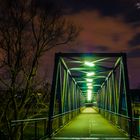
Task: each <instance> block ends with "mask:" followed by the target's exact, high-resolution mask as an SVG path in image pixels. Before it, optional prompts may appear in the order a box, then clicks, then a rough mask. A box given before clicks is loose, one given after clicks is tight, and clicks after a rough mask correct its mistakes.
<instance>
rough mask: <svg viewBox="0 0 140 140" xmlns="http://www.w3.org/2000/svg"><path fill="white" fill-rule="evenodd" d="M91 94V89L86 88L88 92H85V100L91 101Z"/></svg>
mask: <svg viewBox="0 0 140 140" xmlns="http://www.w3.org/2000/svg"><path fill="white" fill-rule="evenodd" d="M91 95H92V91H91V90H88V92H87V100H88V101H91V98H92V97H91Z"/></svg>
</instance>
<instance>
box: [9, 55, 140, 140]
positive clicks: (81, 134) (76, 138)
mask: <svg viewBox="0 0 140 140" xmlns="http://www.w3.org/2000/svg"><path fill="white" fill-rule="evenodd" d="M129 92H130V89H129V81H128V72H127V60H126V55H125V54H124V53H57V54H56V55H55V65H54V74H53V81H52V90H51V95H50V106H49V113H48V117H46V118H37V119H27V120H15V121H11V129H13V128H14V127H17V125H20V126H21V127H20V130H21V132H20V133H21V140H31V139H33V140H47V139H52V140H55V139H60V140H63V139H66V140H72V139H73V140H82V139H84V140H86V139H89V140H92V139H106V140H109V139H111V140H112V139H116V140H123V139H132V137H135V138H138V137H139V136H140V131H139V130H140V129H139V118H134V117H133V116H132V108H131V99H130V93H129ZM24 126H26V127H24ZM25 128H26V129H25Z"/></svg>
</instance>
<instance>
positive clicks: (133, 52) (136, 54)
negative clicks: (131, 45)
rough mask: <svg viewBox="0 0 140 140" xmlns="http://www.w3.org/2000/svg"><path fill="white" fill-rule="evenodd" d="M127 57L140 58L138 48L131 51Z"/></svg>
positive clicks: (139, 49)
mask: <svg viewBox="0 0 140 140" xmlns="http://www.w3.org/2000/svg"><path fill="white" fill-rule="evenodd" d="M128 57H140V48H137V49H133V50H132V51H130V52H129V53H128Z"/></svg>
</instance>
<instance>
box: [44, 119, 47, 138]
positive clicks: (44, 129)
mask: <svg viewBox="0 0 140 140" xmlns="http://www.w3.org/2000/svg"><path fill="white" fill-rule="evenodd" d="M46 123H47V122H46V119H45V120H44V136H46Z"/></svg>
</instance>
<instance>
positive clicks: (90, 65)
mask: <svg viewBox="0 0 140 140" xmlns="http://www.w3.org/2000/svg"><path fill="white" fill-rule="evenodd" d="M84 64H85V65H87V66H89V67H93V66H95V64H94V63H93V62H89V61H85V63H84Z"/></svg>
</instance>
